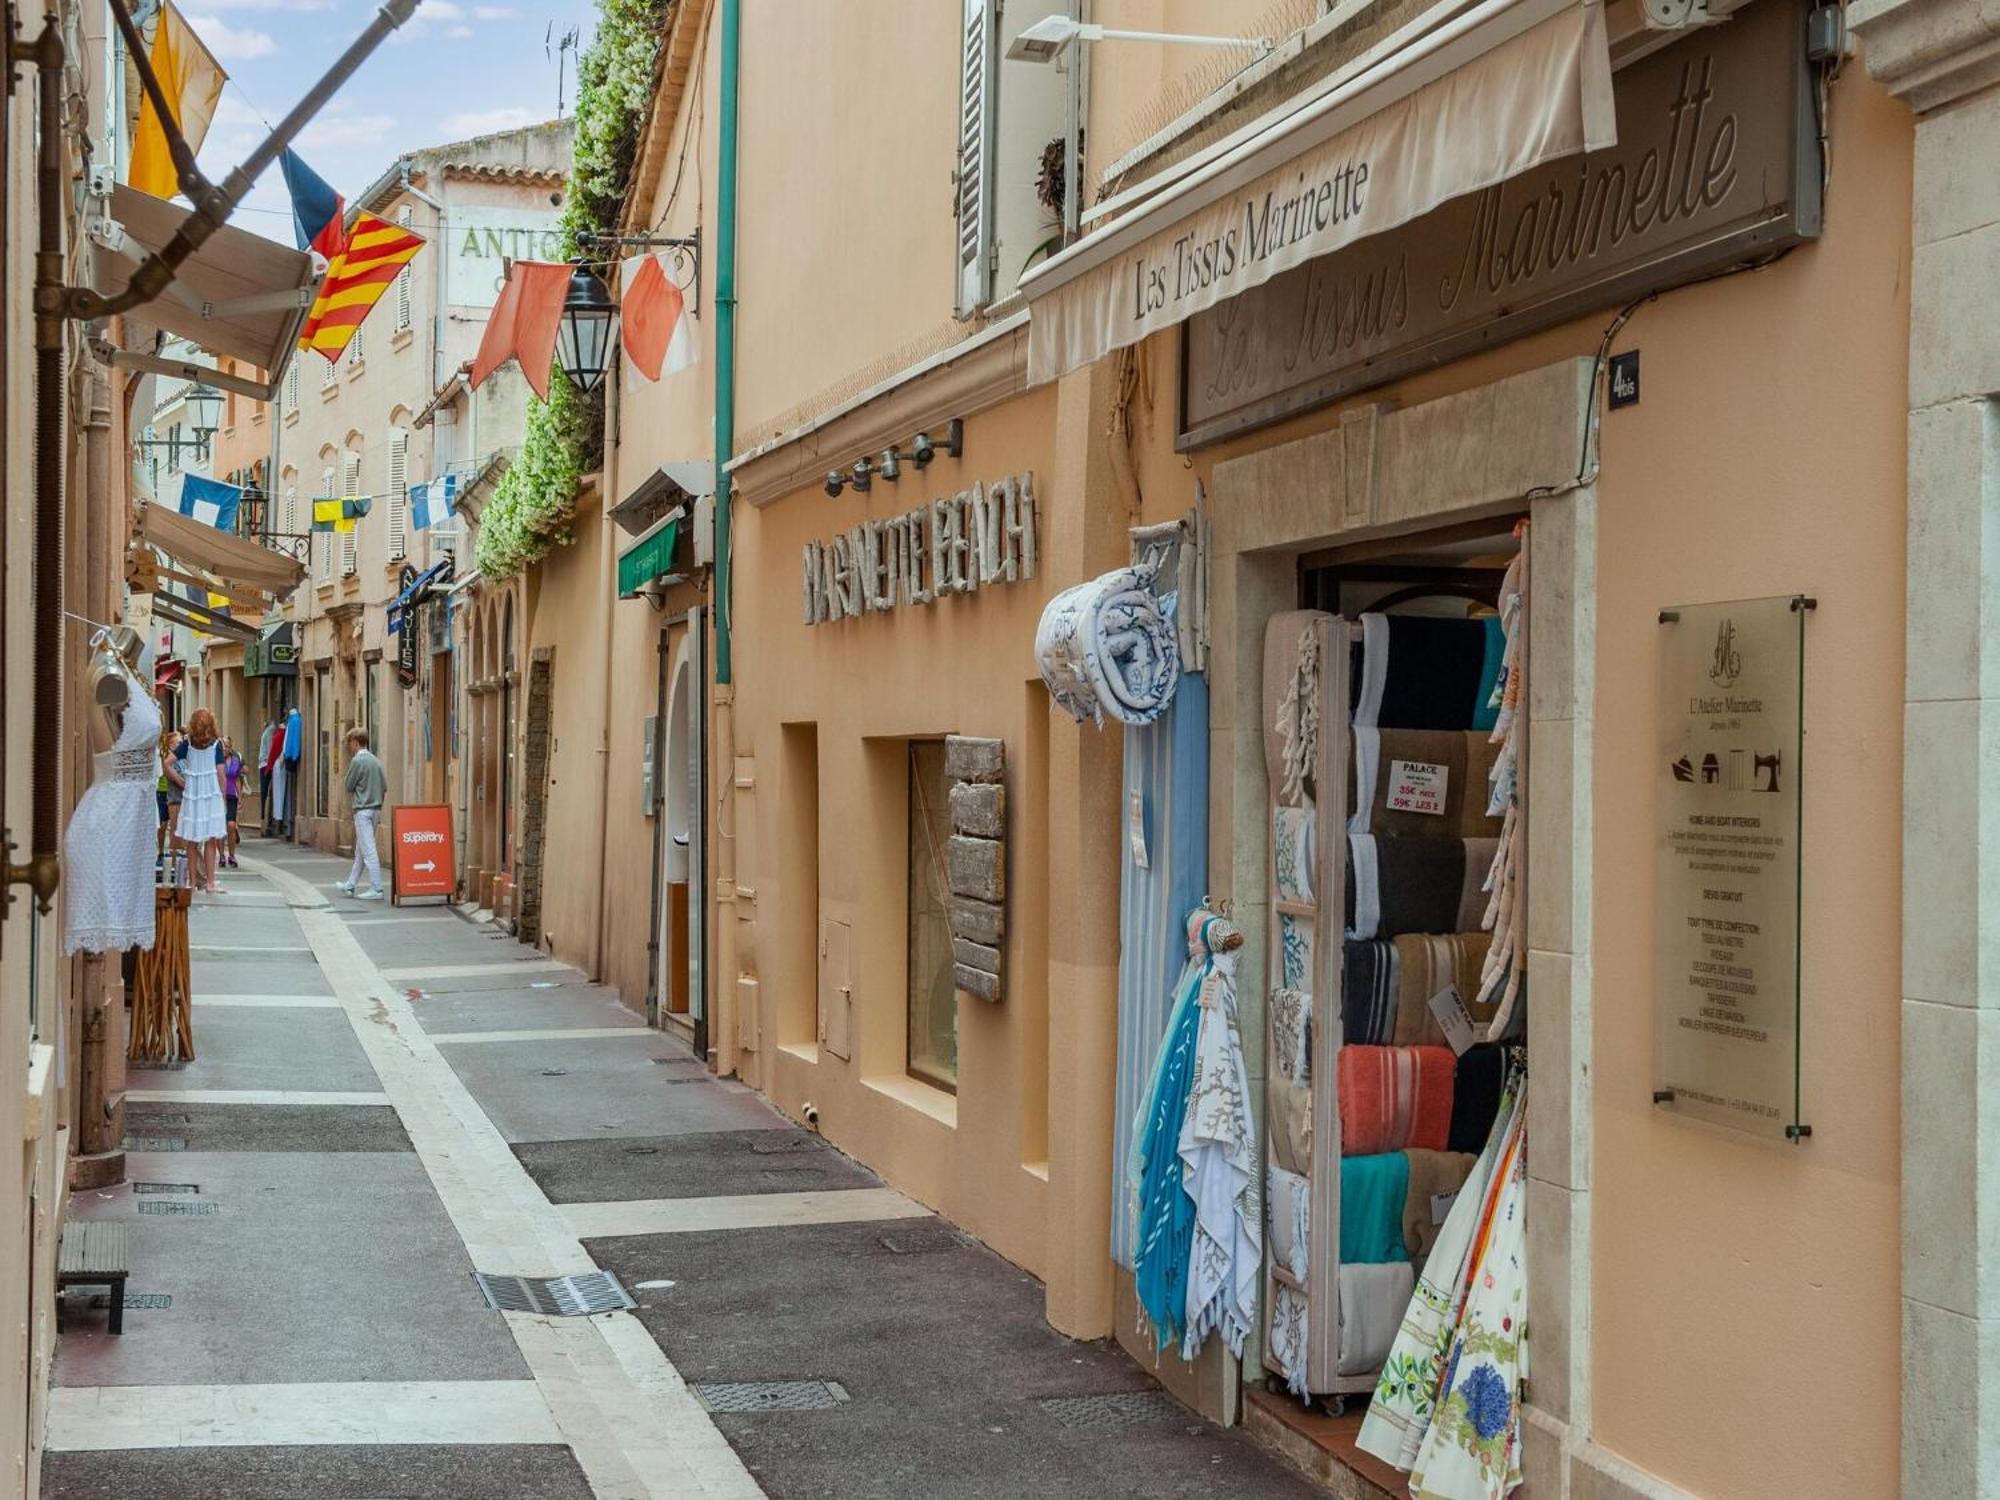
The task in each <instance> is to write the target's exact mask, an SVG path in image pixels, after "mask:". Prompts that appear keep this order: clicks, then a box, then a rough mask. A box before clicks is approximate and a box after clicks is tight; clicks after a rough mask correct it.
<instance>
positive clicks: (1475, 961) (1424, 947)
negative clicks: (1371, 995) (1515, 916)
mask: <svg viewBox="0 0 2000 1500" xmlns="http://www.w3.org/2000/svg"><path fill="white" fill-rule="evenodd" d="M1389 941H1390V942H1392V943H1394V944H1395V947H1396V978H1397V988H1396V1034H1395V1036H1394V1038H1393V1039H1392V1040H1393V1041H1394V1043H1395V1045H1396V1046H1398V1047H1414V1046H1417V1045H1419V1044H1421V1043H1426V1042H1428V1043H1435V1044H1436V1045H1438V1046H1443V1045H1444V1028H1443V1027H1441V1026H1439V1025H1438V1021H1437V1017H1436V1016H1435V1015H1433V1014H1432V1013H1431V996H1433V995H1435V994H1436V993H1437V992H1438V991H1439V990H1441V989H1443V988H1444V987H1445V986H1446V985H1454V986H1456V987H1457V989H1458V997H1459V999H1461V1000H1463V1001H1464V1002H1465V1008H1466V1011H1467V1012H1468V1013H1469V1014H1470V1015H1471V1016H1472V1019H1473V1023H1474V1024H1475V1025H1483V1024H1484V1023H1485V1021H1486V1019H1487V1018H1488V1017H1489V1016H1490V1015H1491V1014H1492V1012H1491V1009H1490V1008H1488V1007H1485V1006H1483V1005H1482V1004H1481V1003H1480V993H1479V986H1480V982H1481V973H1482V970H1483V967H1484V965H1485V963H1486V949H1487V947H1488V946H1489V945H1490V944H1491V943H1492V941H1493V940H1492V938H1490V937H1489V936H1487V934H1485V933H1483V932H1445V933H1435V932H1433V933H1413V932H1406V933H1404V934H1403V935H1402V936H1401V937H1398V938H1391V939H1390V940H1389Z"/></svg>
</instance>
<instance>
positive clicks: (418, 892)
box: [389, 802, 458, 903]
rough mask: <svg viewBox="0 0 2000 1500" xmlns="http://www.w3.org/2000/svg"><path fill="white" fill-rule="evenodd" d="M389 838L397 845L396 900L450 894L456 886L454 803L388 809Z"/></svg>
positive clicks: (424, 804)
mask: <svg viewBox="0 0 2000 1500" xmlns="http://www.w3.org/2000/svg"><path fill="white" fill-rule="evenodd" d="M389 841H390V843H392V844H393V845H394V846H395V866H396V900H397V901H398V902H399V903H400V902H402V901H406V900H408V899H409V898H410V897H412V896H447V897H448V896H450V895H451V894H452V892H453V891H454V890H455V889H456V888H457V883H458V881H457V877H456V875H455V874H454V873H453V871H452V855H451V851H452V838H451V806H450V804H448V803H444V802H436V803H411V804H409V805H408V806H401V807H393V808H391V809H390V810H389Z"/></svg>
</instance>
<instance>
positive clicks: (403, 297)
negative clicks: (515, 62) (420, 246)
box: [396, 203, 410, 557]
mask: <svg viewBox="0 0 2000 1500" xmlns="http://www.w3.org/2000/svg"><path fill="white" fill-rule="evenodd" d="M396 222H397V223H398V224H400V225H402V227H403V228H405V229H408V228H409V227H410V205H409V204H407V203H405V204H404V205H403V206H402V207H401V208H399V209H397V210H396ZM409 326H410V268H409V267H408V266H407V265H406V266H404V267H403V269H402V270H400V271H398V272H397V273H396V330H397V332H399V333H400V332H401V331H402V330H403V329H405V328H408V327H409ZM396 555H397V556H398V557H401V556H402V553H400V552H399V553H397V554H396Z"/></svg>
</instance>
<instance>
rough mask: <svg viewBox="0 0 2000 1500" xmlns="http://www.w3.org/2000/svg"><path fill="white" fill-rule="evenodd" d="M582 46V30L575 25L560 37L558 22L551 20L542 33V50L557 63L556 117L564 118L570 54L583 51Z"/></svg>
mask: <svg viewBox="0 0 2000 1500" xmlns="http://www.w3.org/2000/svg"><path fill="white" fill-rule="evenodd" d="M582 46H583V34H582V31H581V29H580V28H578V27H575V26H572V27H570V29H569V30H568V31H565V32H564V33H563V34H562V35H561V36H560V37H558V36H557V35H556V23H555V22H553V21H551V22H549V24H548V26H547V28H546V29H545V30H544V31H543V33H542V52H543V53H544V54H545V55H546V56H548V57H549V58H551V59H552V60H553V61H554V62H555V65H556V118H557V119H558V120H560V119H561V118H562V113H563V104H564V103H565V98H566V90H565V84H566V83H567V82H568V74H569V55H570V53H572V52H579V51H581V50H582Z"/></svg>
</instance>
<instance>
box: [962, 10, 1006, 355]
mask: <svg viewBox="0 0 2000 1500" xmlns="http://www.w3.org/2000/svg"><path fill="white" fill-rule="evenodd" d="M999 22H1000V5H999V0H965V31H964V50H963V52H962V53H961V54H960V59H959V61H960V71H959V100H958V174H957V176H958V184H957V186H958V315H959V316H960V317H968V316H970V315H971V314H973V313H975V312H977V311H979V309H980V308H982V307H984V306H986V304H987V303H989V302H991V301H992V300H993V259H994V253H995V252H994V242H993V150H994V142H995V139H996V134H995V130H994V116H995V114H996V112H997V111H996V104H997V95H998V93H999V83H1000V73H999V67H1000V57H999V53H1000V48H999V41H1000V38H999V29H1000V27H999Z"/></svg>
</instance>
